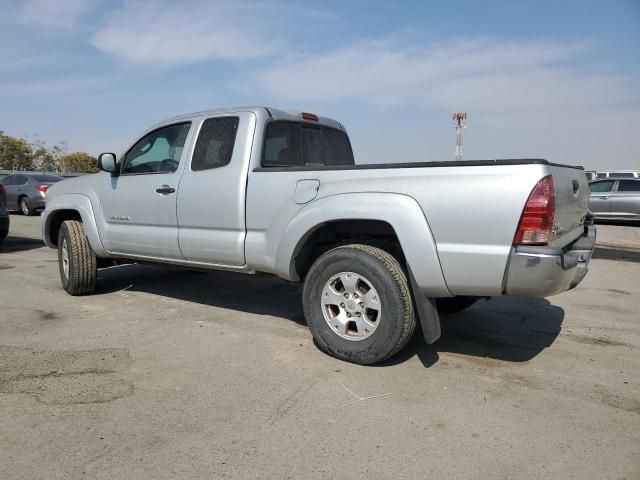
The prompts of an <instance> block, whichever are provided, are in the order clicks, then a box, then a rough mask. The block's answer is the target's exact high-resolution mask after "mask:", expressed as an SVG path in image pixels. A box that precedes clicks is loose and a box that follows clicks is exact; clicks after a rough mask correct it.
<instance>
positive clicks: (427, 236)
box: [275, 192, 451, 297]
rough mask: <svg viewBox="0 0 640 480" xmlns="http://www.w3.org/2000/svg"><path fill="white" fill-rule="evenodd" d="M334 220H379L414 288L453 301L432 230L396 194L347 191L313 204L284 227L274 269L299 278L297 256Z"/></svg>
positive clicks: (416, 207) (413, 204)
mask: <svg viewBox="0 0 640 480" xmlns="http://www.w3.org/2000/svg"><path fill="white" fill-rule="evenodd" d="M336 220H377V221H383V222H386V223H388V224H389V225H391V227H392V228H393V229H394V231H395V233H396V235H397V236H398V240H399V241H400V246H401V247H402V251H403V252H404V256H405V258H406V260H407V264H408V265H409V267H410V270H411V272H412V275H413V277H414V278H415V282H416V285H417V286H418V287H419V289H420V290H421V291H422V293H423V294H424V295H425V296H427V297H450V296H451V293H449V290H448V288H447V284H446V282H445V279H444V274H443V272H442V268H441V266H440V260H439V259H438V252H437V248H436V243H435V240H434V238H433V234H432V233H431V228H430V227H429V224H428V222H427V219H426V217H425V215H424V212H423V211H422V208H420V205H419V204H418V202H417V201H416V200H415V199H414V198H412V197H409V196H407V195H403V194H398V193H382V192H379V193H376V192H372V193H344V194H336V195H330V196H327V197H323V198H320V199H318V200H316V201H313V202H311V203H309V204H308V205H306V206H305V207H304V208H303V209H301V210H300V211H299V212H298V213H297V215H296V216H295V217H293V219H292V220H291V221H290V222H289V224H288V225H287V227H286V228H285V230H284V232H283V234H282V238H281V240H280V244H279V245H278V249H277V253H276V264H275V267H276V271H277V272H278V274H280V275H281V276H283V277H284V278H288V279H289V280H294V281H295V280H299V279H300V278H299V276H298V274H297V272H296V270H295V258H296V256H297V254H298V252H299V251H300V249H301V248H302V246H303V245H304V242H305V241H306V240H307V239H308V238H309V236H310V235H311V234H312V233H313V232H314V231H315V230H317V229H318V228H320V227H321V226H322V225H324V224H326V223H328V222H332V221H336Z"/></svg>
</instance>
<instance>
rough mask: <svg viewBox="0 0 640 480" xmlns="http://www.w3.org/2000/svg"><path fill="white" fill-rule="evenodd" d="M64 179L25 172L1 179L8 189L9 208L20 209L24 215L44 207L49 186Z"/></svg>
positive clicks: (6, 189) (31, 213)
mask: <svg viewBox="0 0 640 480" xmlns="http://www.w3.org/2000/svg"><path fill="white" fill-rule="evenodd" d="M60 180H62V177H58V176H56V175H44V174H23V173H17V174H15V175H9V176H8V177H5V178H3V179H2V180H0V183H2V184H3V185H4V190H5V191H6V196H7V200H6V205H7V209H8V210H19V211H20V212H22V214H23V215H33V214H34V213H35V212H36V210H41V209H43V208H44V197H45V195H46V194H47V190H48V189H49V186H50V185H52V184H54V183H56V182H59V181H60Z"/></svg>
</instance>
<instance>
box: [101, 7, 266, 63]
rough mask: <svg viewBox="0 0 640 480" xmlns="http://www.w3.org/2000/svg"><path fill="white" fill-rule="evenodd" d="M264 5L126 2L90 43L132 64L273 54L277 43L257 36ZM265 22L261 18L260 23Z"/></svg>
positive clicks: (227, 58) (226, 58) (234, 58)
mask: <svg viewBox="0 0 640 480" xmlns="http://www.w3.org/2000/svg"><path fill="white" fill-rule="evenodd" d="M265 7H266V6H265V5H264V4H252V3H243V2H202V1H194V0H186V1H182V2H175V1H169V0H161V1H155V2H144V1H135V0H129V1H126V2H125V4H124V5H123V6H122V7H121V8H120V9H118V10H116V11H114V12H113V13H112V14H111V15H110V16H109V18H108V21H107V23H106V25H104V26H103V27H102V28H100V29H99V30H98V31H97V32H96V33H95V35H94V36H93V37H92V39H91V43H92V44H93V45H94V46H95V47H96V48H98V49H100V50H102V51H104V52H106V53H109V54H111V55H114V56H115V57H117V58H121V59H124V60H125V61H128V62H131V63H137V64H149V65H171V64H188V63H194V62H198V61H202V60H206V59H224V60H236V59H248V58H260V57H265V56H269V55H272V54H273V53H274V52H275V51H276V50H277V45H278V41H277V40H272V39H271V38H270V37H268V36H266V35H263V34H262V33H261V27H260V23H261V22H259V20H260V19H261V17H262V18H264V16H265V14H266V13H267V12H266V8H265ZM265 20H266V18H265Z"/></svg>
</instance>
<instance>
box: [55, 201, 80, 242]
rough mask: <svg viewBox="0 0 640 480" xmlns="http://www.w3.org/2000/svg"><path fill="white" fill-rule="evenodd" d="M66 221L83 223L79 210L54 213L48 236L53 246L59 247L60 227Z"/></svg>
mask: <svg viewBox="0 0 640 480" xmlns="http://www.w3.org/2000/svg"><path fill="white" fill-rule="evenodd" d="M66 220H78V221H80V222H81V221H82V217H81V216H80V213H79V212H78V211H77V210H57V211H56V212H54V213H52V214H51V216H50V218H49V220H48V221H49V228H48V229H47V235H48V236H49V240H50V241H51V244H52V245H58V234H59V233H60V227H61V226H62V223H63V222H65V221H66Z"/></svg>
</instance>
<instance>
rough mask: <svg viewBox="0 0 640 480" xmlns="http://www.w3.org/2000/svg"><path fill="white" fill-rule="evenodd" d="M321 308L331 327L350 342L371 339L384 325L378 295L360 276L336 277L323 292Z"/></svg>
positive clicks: (370, 284)
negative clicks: (379, 327) (380, 326)
mask: <svg viewBox="0 0 640 480" xmlns="http://www.w3.org/2000/svg"><path fill="white" fill-rule="evenodd" d="M321 307H322V314H323V315H324V319H325V321H326V322H327V325H329V327H330V328H331V330H333V331H334V332H335V333H336V334H337V335H338V336H340V337H342V338H344V339H346V340H351V341H359V340H364V339H366V338H369V337H370V336H371V335H373V333H374V332H375V331H376V329H377V328H378V325H379V324H380V318H381V313H382V305H381V303H380V297H379V296H378V292H376V290H375V288H373V284H372V283H371V282H370V281H369V280H367V279H366V278H365V277H363V276H362V275H360V274H358V273H354V272H341V273H338V274H337V275H334V276H332V277H331V278H330V279H329V280H328V281H327V283H325V285H324V288H323V289H322V298H321Z"/></svg>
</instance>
